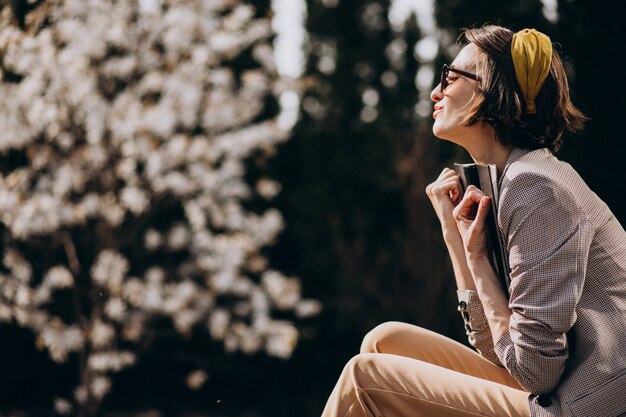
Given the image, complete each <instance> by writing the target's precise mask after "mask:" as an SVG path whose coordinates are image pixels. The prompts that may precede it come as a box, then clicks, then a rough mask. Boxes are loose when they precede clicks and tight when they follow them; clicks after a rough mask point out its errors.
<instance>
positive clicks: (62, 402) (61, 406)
mask: <svg viewBox="0 0 626 417" xmlns="http://www.w3.org/2000/svg"><path fill="white" fill-rule="evenodd" d="M54 411H55V412H56V413H57V414H60V415H70V414H72V412H73V411H74V407H72V403H71V402H69V401H68V400H66V399H65V398H55V399H54Z"/></svg>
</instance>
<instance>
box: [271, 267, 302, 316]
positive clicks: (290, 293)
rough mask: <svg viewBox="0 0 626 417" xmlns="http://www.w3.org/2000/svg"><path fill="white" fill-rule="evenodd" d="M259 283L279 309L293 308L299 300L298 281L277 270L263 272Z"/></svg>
mask: <svg viewBox="0 0 626 417" xmlns="http://www.w3.org/2000/svg"><path fill="white" fill-rule="evenodd" d="M261 285H262V286H263V288H264V289H265V290H266V291H267V293H268V294H269V296H270V298H271V299H272V301H273V303H274V305H276V307H278V308H280V309H289V308H293V307H295V306H296V305H297V303H298V301H299V300H300V281H298V280H297V279H294V278H286V277H285V276H283V275H282V274H281V273H279V272H277V271H267V272H265V273H264V274H263V275H262V277H261Z"/></svg>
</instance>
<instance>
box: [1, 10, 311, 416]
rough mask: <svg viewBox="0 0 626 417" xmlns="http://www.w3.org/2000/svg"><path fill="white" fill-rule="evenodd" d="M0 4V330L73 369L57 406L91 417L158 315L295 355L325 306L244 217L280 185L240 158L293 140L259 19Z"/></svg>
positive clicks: (275, 226) (248, 348)
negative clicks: (308, 324)
mask: <svg viewBox="0 0 626 417" xmlns="http://www.w3.org/2000/svg"><path fill="white" fill-rule="evenodd" d="M20 3H22V6H23V7H22V9H21V10H22V12H24V11H25V12H24V13H22V15H21V16H19V13H17V12H16V10H17V8H16V6H15V5H16V4H18V5H19V4H20ZM0 7H2V10H1V11H0V12H1V16H0V97H1V99H0V235H1V237H2V251H3V255H2V259H1V261H2V262H1V263H2V265H1V266H0V320H2V321H4V322H7V323H14V324H16V325H19V326H23V327H27V328H29V329H31V330H32V331H33V332H34V333H35V334H36V336H37V338H36V340H37V345H38V347H39V348H41V349H46V350H47V351H48V352H49V355H50V357H51V358H52V360H54V361H55V362H59V363H62V362H65V361H66V360H68V358H69V357H70V356H71V355H76V356H77V357H78V358H79V359H78V362H79V363H80V369H79V384H78V386H77V387H76V389H75V390H74V391H73V392H74V395H73V398H67V399H65V398H61V399H57V401H56V408H57V411H60V412H61V411H62V412H71V411H69V410H72V408H74V409H75V412H77V413H80V414H92V413H94V412H95V410H97V408H98V405H99V404H100V401H101V400H102V398H103V397H104V396H105V395H106V394H107V392H109V390H110V389H111V379H110V376H111V374H112V373H114V372H117V371H119V370H121V369H123V368H126V367H128V366H131V365H132V364H134V363H135V362H136V360H137V357H136V355H137V353H136V352H137V350H136V349H134V347H135V346H137V344H138V343H139V342H141V341H142V340H143V338H144V335H145V333H146V331H147V329H150V324H151V322H152V321H153V320H154V319H157V318H161V317H169V318H171V322H172V324H173V327H174V328H175V329H176V330H177V331H178V332H179V333H180V334H181V335H190V334H191V332H192V331H201V330H202V328H205V329H206V331H208V332H210V335H211V336H212V338H214V339H216V340H220V341H223V344H224V347H225V349H226V350H227V351H236V350H239V351H243V352H246V353H254V352H260V351H265V352H267V354H269V355H273V356H278V357H283V358H288V357H289V356H290V354H291V352H292V350H293V348H294V346H295V343H296V341H297V336H298V332H297V329H296V327H295V325H294V320H295V319H296V318H297V317H303V316H307V315H314V314H316V313H317V311H319V304H318V303H317V302H316V301H315V300H307V299H302V297H301V292H300V284H299V281H298V279H297V278H293V277H286V276H284V275H283V274H281V273H280V272H278V271H275V270H272V269H271V268H270V267H269V265H268V261H267V259H266V257H265V256H264V255H263V253H262V249H263V248H264V247H266V246H268V245H270V244H272V242H273V241H274V240H275V238H276V236H277V234H278V233H279V232H280V230H281V228H282V227H283V224H282V218H281V215H280V213H279V212H278V211H277V210H275V209H272V208H265V209H262V210H259V209H257V210H253V209H252V208H251V207H259V204H257V205H255V206H253V205H251V204H247V202H251V201H258V200H262V199H265V200H266V201H269V200H271V198H272V197H273V196H274V195H275V194H276V193H277V192H278V191H279V184H277V183H276V182H274V181H272V180H271V179H268V178H263V177H260V178H255V179H253V180H250V179H249V178H247V177H246V161H248V160H249V159H251V157H253V156H259V155H266V156H267V155H271V153H272V152H273V151H274V148H275V145H276V144H277V143H279V142H281V141H284V140H286V139H287V138H288V133H289V132H288V130H286V129H285V128H284V127H281V125H280V124H279V123H277V116H276V114H275V113H276V112H274V113H272V112H271V111H267V106H266V105H265V103H266V102H267V99H268V97H272V96H273V95H276V94H278V90H279V88H278V85H279V83H278V81H279V79H278V76H277V75H276V71H275V67H274V64H273V60H272V48H271V43H270V42H269V38H270V36H271V30H270V24H269V22H268V20H267V19H266V18H259V17H256V16H255V12H254V9H253V8H252V7H251V6H250V5H248V4H246V3H244V2H242V1H240V0H211V1H195V0H188V1H183V0H170V1H165V0H164V1H159V0H142V1H135V0H125V1H122V0H116V1H113V0H64V1H62V0H43V1H28V0H24V1H22V2H20V1H17V2H13V7H8V6H1V5H0ZM266 206H267V207H269V203H266V204H265V206H264V207H266ZM275 311H282V312H286V313H287V314H288V315H289V314H291V317H294V320H291V321H288V320H284V319H281V320H277V319H275V318H274V317H275V315H274V314H273V313H274V312H275ZM281 315H282V316H284V314H283V313H281ZM198 375H200V377H202V373H201V372H200V373H199V374H196V375H191V376H190V378H191V380H192V381H195V382H194V384H195V385H198V383H200V384H201V383H202V381H201V380H202V378H198Z"/></svg>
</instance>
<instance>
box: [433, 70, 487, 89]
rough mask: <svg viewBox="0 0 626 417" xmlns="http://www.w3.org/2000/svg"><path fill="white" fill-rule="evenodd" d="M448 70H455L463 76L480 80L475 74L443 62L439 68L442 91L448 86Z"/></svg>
mask: <svg viewBox="0 0 626 417" xmlns="http://www.w3.org/2000/svg"><path fill="white" fill-rule="evenodd" d="M450 71H452V72H455V73H457V74H459V75H462V76H463V77H467V78H471V79H472V80H476V81H480V77H479V76H478V75H476V74H472V73H471V72H467V71H462V70H460V69H456V68H452V67H450V66H449V65H448V64H443V69H442V70H441V92H442V93H443V92H444V91H445V89H446V87H447V86H448V84H449V83H448V74H449V73H450Z"/></svg>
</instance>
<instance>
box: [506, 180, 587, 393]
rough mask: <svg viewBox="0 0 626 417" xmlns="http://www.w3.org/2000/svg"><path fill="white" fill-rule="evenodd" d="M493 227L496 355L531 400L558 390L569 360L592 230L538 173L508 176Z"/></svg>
mask: <svg viewBox="0 0 626 417" xmlns="http://www.w3.org/2000/svg"><path fill="white" fill-rule="evenodd" d="M498 217H499V220H500V226H501V229H502V231H503V235H504V236H505V239H506V242H507V248H508V250H509V263H510V267H511V284H510V288H509V290H510V298H509V308H510V309H511V311H512V314H511V319H510V324H509V332H508V333H506V334H505V335H504V336H502V337H501V338H500V340H498V341H497V343H496V344H495V352H496V354H497V355H498V357H499V358H500V360H501V362H502V364H503V365H504V366H505V367H506V368H507V369H508V370H509V372H510V373H511V375H512V376H513V378H515V379H516V380H517V382H518V383H519V384H520V385H521V386H522V387H524V388H525V389H527V390H528V391H530V392H532V393H534V394H539V395H542V394H548V393H550V392H551V391H553V390H554V389H555V388H556V386H557V385H558V383H559V381H560V379H561V375H562V373H563V370H564V368H565V362H566V361H567V359H568V356H569V351H568V342H567V335H566V333H567V332H568V331H569V330H570V328H571V327H572V326H573V324H574V322H575V321H576V306H577V304H578V302H579V300H580V296H581V293H582V289H583V285H584V283H585V271H586V269H587V260H588V257H589V250H590V246H591V241H592V238H593V233H594V232H593V227H592V225H591V224H590V223H589V222H588V220H587V218H586V217H585V215H584V213H583V212H582V211H581V209H580V207H578V205H577V202H576V200H575V198H574V196H573V195H572V194H571V193H570V192H569V190H567V189H565V187H564V186H562V185H560V184H558V183H557V182H556V181H554V180H552V179H550V178H547V177H545V176H541V175H539V174H532V173H528V174H527V173H524V174H520V175H519V176H517V177H515V178H514V179H513V180H511V182H510V183H509V184H508V187H506V189H505V190H503V191H502V194H501V199H500V211H499V215H498Z"/></svg>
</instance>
